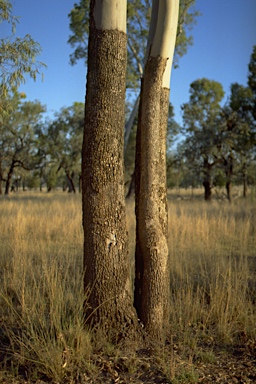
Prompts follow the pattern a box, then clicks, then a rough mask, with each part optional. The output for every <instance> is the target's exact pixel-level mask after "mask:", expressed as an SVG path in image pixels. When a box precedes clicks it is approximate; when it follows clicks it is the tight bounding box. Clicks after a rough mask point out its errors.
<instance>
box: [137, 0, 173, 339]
mask: <svg viewBox="0 0 256 384" xmlns="http://www.w3.org/2000/svg"><path fill="white" fill-rule="evenodd" d="M178 13H179V1H177V0H167V1H153V5H152V16H151V23H150V29H149V36H148V45H147V52H146V60H145V63H146V64H145V70H144V76H143V79H142V88H141V98H140V110H139V123H138V128H137V148H136V177H135V182H136V186H135V196H136V197H135V199H136V223H137V225H136V255H135V273H136V277H135V307H136V310H137V312H138V316H139V318H140V319H141V320H142V321H143V323H144V324H145V326H146V329H148V331H149V332H150V334H151V335H152V336H153V337H156V338H158V339H161V338H163V325H164V319H167V318H168V305H169V304H168V300H169V268H168V256H169V254H168V240H167V232H168V228H167V226H168V216H167V193H166V138H167V122H168V112H169V92H170V75H171V68H172V62H173V55H174V48H175V41H176V34H177V25H178Z"/></svg>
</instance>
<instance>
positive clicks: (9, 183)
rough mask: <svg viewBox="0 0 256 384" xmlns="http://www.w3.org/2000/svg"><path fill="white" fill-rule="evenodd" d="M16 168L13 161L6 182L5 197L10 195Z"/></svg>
mask: <svg viewBox="0 0 256 384" xmlns="http://www.w3.org/2000/svg"><path fill="white" fill-rule="evenodd" d="M14 166H15V161H14V160H13V161H12V163H11V166H10V169H9V172H8V174H7V178H6V182H5V192H4V194H5V195H9V191H10V186H11V179H12V175H13V171H14Z"/></svg>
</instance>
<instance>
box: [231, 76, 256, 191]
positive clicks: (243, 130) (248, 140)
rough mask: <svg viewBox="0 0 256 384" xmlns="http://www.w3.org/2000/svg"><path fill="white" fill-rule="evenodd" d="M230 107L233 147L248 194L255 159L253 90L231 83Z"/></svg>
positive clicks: (255, 132)
mask: <svg viewBox="0 0 256 384" xmlns="http://www.w3.org/2000/svg"><path fill="white" fill-rule="evenodd" d="M230 108H231V111H232V112H233V116H234V117H233V119H234V124H233V127H232V125H231V124H230V125H229V127H232V128H233V141H234V143H233V148H234V150H235V154H236V160H237V162H238V172H239V174H240V175H241V176H242V183H243V196H244V197H246V194H247V184H248V169H249V168H250V165H251V164H252V162H253V159H255V144H256V131H255V120H254V116H253V114H254V100H253V92H252V90H251V89H250V88H249V87H244V86H242V85H239V84H237V83H235V84H232V85H231V96H230Z"/></svg>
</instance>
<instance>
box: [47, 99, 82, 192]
mask: <svg viewBox="0 0 256 384" xmlns="http://www.w3.org/2000/svg"><path fill="white" fill-rule="evenodd" d="M83 126H84V104H83V103H78V102H75V103H74V104H73V105H72V106H71V107H67V108H62V109H61V110H60V112H58V113H57V114H56V115H55V118H54V120H53V121H52V122H51V123H50V124H49V127H48V129H47V133H46V134H47V137H48V142H47V147H48V149H47V152H48V155H49V162H50V163H51V165H52V166H53V167H54V169H55V168H56V167H57V169H56V172H57V173H58V172H59V171H60V170H63V171H64V173H65V175H66V180H67V184H68V191H69V192H74V193H75V192H76V184H78V183H79V182H80V178H81V148H82V141H83ZM49 139H50V140H49ZM75 179H78V182H77V183H76V181H75Z"/></svg>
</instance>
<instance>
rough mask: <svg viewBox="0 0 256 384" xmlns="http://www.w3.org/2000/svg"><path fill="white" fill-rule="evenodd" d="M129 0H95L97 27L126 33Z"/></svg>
mask: <svg viewBox="0 0 256 384" xmlns="http://www.w3.org/2000/svg"><path fill="white" fill-rule="evenodd" d="M126 9H127V0H95V7H94V12H93V16H94V21H95V25H96V28H97V29H102V30H118V31H123V32H125V33H126Z"/></svg>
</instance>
